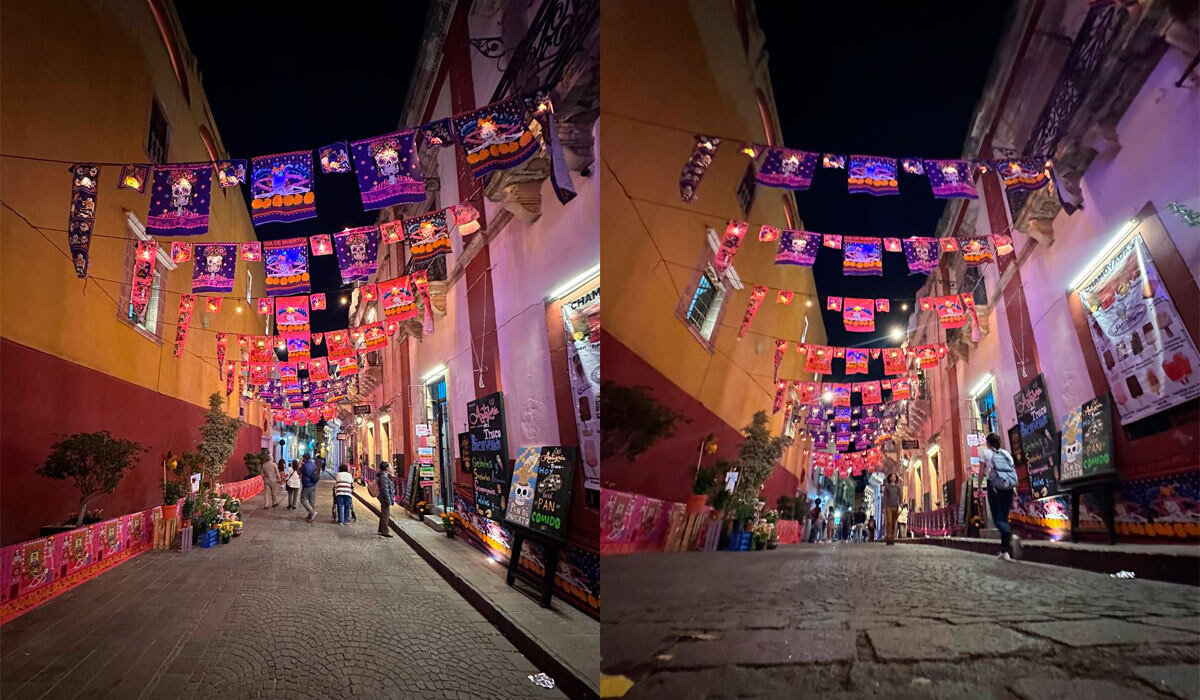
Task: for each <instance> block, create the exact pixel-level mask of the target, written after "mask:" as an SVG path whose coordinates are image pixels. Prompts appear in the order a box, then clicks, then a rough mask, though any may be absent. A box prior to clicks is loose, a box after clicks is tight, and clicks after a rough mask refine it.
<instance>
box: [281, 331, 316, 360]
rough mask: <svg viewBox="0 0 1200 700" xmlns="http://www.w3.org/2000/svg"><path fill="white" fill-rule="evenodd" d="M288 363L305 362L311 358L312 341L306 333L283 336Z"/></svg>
mask: <svg viewBox="0 0 1200 700" xmlns="http://www.w3.org/2000/svg"><path fill="white" fill-rule="evenodd" d="M284 343H285V344H286V345H287V358H288V361H295V360H307V359H308V358H310V357H312V339H311V338H310V337H309V335H308V333H289V334H287V335H286V336H284Z"/></svg>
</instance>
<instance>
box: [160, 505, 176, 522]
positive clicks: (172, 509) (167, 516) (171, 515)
mask: <svg viewBox="0 0 1200 700" xmlns="http://www.w3.org/2000/svg"><path fill="white" fill-rule="evenodd" d="M162 515H163V520H174V519H175V518H177V517H178V516H179V504H178V503H173V504H171V505H169V506H168V505H164V506H163V509H162Z"/></svg>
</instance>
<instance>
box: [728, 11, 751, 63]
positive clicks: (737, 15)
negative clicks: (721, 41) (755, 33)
mask: <svg viewBox="0 0 1200 700" xmlns="http://www.w3.org/2000/svg"><path fill="white" fill-rule="evenodd" d="M730 4H732V5H733V21H734V22H736V23H737V28H738V33H739V34H741V35H742V51H743V52H744V53H750V8H749V7H748V6H747V3H746V0H731V2H730Z"/></svg>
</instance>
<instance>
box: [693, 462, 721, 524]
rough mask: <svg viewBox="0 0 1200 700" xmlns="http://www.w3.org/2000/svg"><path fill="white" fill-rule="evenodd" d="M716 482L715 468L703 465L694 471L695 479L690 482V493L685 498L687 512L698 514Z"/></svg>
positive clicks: (705, 503)
mask: <svg viewBox="0 0 1200 700" xmlns="http://www.w3.org/2000/svg"><path fill="white" fill-rule="evenodd" d="M716 482H717V468H716V467H704V468H703V469H700V470H697V471H696V479H695V481H694V482H693V483H692V495H691V496H689V497H688V500H687V514H688V515H699V514H700V513H702V512H704V506H705V505H707V504H708V499H709V494H711V493H712V491H713V487H714V485H715V484H716Z"/></svg>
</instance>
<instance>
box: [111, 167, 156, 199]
mask: <svg viewBox="0 0 1200 700" xmlns="http://www.w3.org/2000/svg"><path fill="white" fill-rule="evenodd" d="M148 179H150V166H149V165H147V164H142V163H128V164H126V165H122V166H121V179H120V181H118V182H117V189H118V190H133V191H134V192H137V193H138V194H141V193H143V192H145V191H146V180H148Z"/></svg>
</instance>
